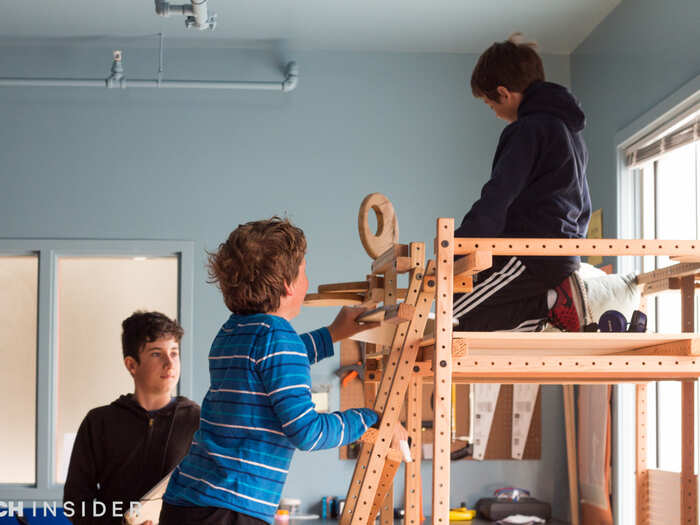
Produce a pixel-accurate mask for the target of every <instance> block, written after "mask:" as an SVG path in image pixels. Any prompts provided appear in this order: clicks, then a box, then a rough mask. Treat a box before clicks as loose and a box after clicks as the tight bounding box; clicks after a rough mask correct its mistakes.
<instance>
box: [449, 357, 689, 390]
mask: <svg viewBox="0 0 700 525" xmlns="http://www.w3.org/2000/svg"><path fill="white" fill-rule="evenodd" d="M453 374H454V375H455V376H457V377H463V378H472V379H478V378H484V379H492V381H491V382H493V383H496V382H500V381H503V382H508V381H514V382H519V381H518V380H520V379H523V380H525V378H528V379H541V380H549V381H553V380H555V379H556V380H561V381H562V383H566V382H571V380H575V379H589V380H591V379H595V380H607V382H608V383H616V382H618V381H625V380H631V381H637V382H645V381H653V380H655V379H692V378H697V377H700V358H697V357H694V356H634V355H629V356H617V355H615V356H611V355H606V356H599V355H587V356H584V355H578V356H571V355H560V356H550V355H548V356H521V355H515V354H513V355H510V356H474V355H471V354H470V355H468V356H467V357H462V358H457V359H456V360H455V362H454V363H453ZM603 382H605V381H603Z"/></svg>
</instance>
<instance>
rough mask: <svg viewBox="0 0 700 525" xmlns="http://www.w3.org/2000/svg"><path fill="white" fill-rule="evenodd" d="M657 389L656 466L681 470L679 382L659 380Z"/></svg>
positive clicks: (662, 468) (671, 470)
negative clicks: (657, 454) (657, 459)
mask: <svg viewBox="0 0 700 525" xmlns="http://www.w3.org/2000/svg"><path fill="white" fill-rule="evenodd" d="M657 389H658V393H659V395H658V411H657V421H658V447H657V449H658V452H659V463H658V468H659V469H661V470H667V471H670V472H680V471H681V383H680V382H679V381H659V382H658V383H657Z"/></svg>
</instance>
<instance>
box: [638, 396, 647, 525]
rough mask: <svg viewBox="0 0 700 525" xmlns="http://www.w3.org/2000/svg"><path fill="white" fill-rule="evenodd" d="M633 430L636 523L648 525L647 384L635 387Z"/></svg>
mask: <svg viewBox="0 0 700 525" xmlns="http://www.w3.org/2000/svg"><path fill="white" fill-rule="evenodd" d="M636 398H637V399H636V401H637V403H636V405H637V412H636V415H637V417H636V432H635V443H636V452H635V463H636V469H635V480H636V483H635V491H636V494H637V498H636V499H637V513H636V514H637V520H636V523H637V525H649V470H648V469H647V454H648V450H647V385H646V384H641V385H637V387H636Z"/></svg>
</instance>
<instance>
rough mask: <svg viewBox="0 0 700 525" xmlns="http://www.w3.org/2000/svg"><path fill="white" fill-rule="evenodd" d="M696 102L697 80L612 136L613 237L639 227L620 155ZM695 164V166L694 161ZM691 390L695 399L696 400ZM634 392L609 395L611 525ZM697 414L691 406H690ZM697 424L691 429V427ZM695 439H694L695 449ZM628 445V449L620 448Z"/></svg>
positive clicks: (635, 198)
mask: <svg viewBox="0 0 700 525" xmlns="http://www.w3.org/2000/svg"><path fill="white" fill-rule="evenodd" d="M699 101H700V75H697V76H696V77H695V78H693V79H692V80H690V81H689V82H688V83H686V84H685V85H683V86H682V87H681V88H680V89H678V90H677V91H676V92H674V93H672V94H671V95H670V96H668V97H667V98H665V99H664V100H662V101H661V102H660V103H659V104H657V105H656V106H654V107H653V108H651V109H650V110H649V111H647V112H646V113H644V114H643V115H642V116H640V117H639V118H638V119H636V120H635V121H634V122H632V123H631V124H629V125H628V126H626V127H625V128H623V129H621V130H619V131H618V132H617V133H616V134H615V148H616V152H615V153H616V163H617V169H616V173H617V178H616V183H617V184H616V190H617V233H618V237H619V238H639V237H640V233H641V230H640V225H641V214H642V210H641V207H639V206H638V203H639V202H640V193H639V191H640V188H639V187H638V186H639V185H636V184H634V180H633V177H632V173H631V172H632V171H633V170H635V169H636V168H635V167H628V166H626V164H625V149H626V148H627V147H629V146H630V145H631V144H633V143H634V142H635V141H637V140H639V139H640V138H641V137H643V136H645V135H646V134H648V133H650V132H651V131H652V130H654V129H656V128H658V127H659V126H661V125H663V123H664V122H667V121H669V120H671V119H673V118H675V117H676V116H677V115H678V114H680V113H681V112H683V111H685V110H687V108H689V107H691V106H693V105H695V104H697V103H698V102H699ZM698 162H700V161H698ZM617 271H618V272H621V273H627V272H633V271H634V272H637V273H638V272H640V271H641V258H639V257H635V258H634V259H632V258H629V257H617ZM697 390H698V389H696V396H697ZM635 398H636V395H635V386H634V385H632V384H619V385H615V386H614V392H613V401H614V403H613V436H612V437H613V440H612V441H613V467H612V469H613V516H614V521H615V523H621V524H622V523H635V519H636V497H635V490H636V487H635V486H636V478H635V469H636V459H635V454H636V447H635V446H629V445H630V444H631V445H634V443H635V430H636V422H635V414H636V399H635ZM696 410H697V405H696ZM696 424H697V423H696ZM698 442H700V436H697V435H696V447H697V444H698ZM625 445H628V446H625Z"/></svg>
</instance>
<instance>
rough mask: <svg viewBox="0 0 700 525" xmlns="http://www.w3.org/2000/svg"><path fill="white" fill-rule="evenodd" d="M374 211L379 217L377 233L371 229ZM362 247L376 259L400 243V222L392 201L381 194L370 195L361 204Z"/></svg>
mask: <svg viewBox="0 0 700 525" xmlns="http://www.w3.org/2000/svg"><path fill="white" fill-rule="evenodd" d="M370 210H374V213H375V214H376V215H377V231H376V232H373V231H372V230H371V228H370V227H369V213H370ZM357 226H358V229H359V231H360V240H361V241H362V246H364V247H365V250H366V251H367V253H368V254H369V256H370V257H371V258H372V259H376V258H377V257H379V256H380V255H381V254H383V253H384V252H385V251H387V250H388V249H389V248H391V246H392V245H393V244H396V243H398V242H399V222H398V219H397V218H396V213H395V212H394V206H393V205H392V204H391V201H390V200H389V199H388V198H386V197H385V196H384V195H382V194H381V193H370V194H369V195H367V197H365V198H364V199H363V201H362V204H360V213H359V215H358V217H357Z"/></svg>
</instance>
